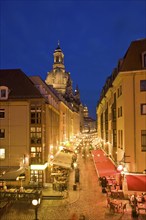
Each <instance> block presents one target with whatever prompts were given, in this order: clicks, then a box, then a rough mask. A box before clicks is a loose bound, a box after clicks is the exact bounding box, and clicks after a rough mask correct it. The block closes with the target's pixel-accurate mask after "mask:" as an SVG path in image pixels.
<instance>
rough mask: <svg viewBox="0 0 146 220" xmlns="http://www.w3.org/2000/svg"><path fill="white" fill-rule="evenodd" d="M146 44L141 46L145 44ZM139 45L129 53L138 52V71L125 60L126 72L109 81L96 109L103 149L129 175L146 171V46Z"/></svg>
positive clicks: (119, 72) (119, 73)
mask: <svg viewBox="0 0 146 220" xmlns="http://www.w3.org/2000/svg"><path fill="white" fill-rule="evenodd" d="M145 42H146V40H145V41H144V42H142V43H144V45H146V44H145ZM136 43H137V42H136ZM136 43H134V44H131V46H130V49H129V51H130V52H131V50H133V48H134V49H135V50H134V51H135V52H134V51H133V54H134V53H135V54H134V55H135V57H136V58H135V63H136V61H137V60H136V59H137V57H138V61H137V62H138V65H139V68H137V66H138V65H135V63H132V62H131V64H130V65H131V66H132V68H133V69H132V68H131V66H130V67H129V64H128V61H127V60H130V59H129V58H127V57H124V59H123V60H124V61H123V63H124V62H125V63H126V62H127V63H126V64H125V63H124V64H125V65H126V68H127V70H124V68H125V66H124V67H121V68H119V69H118V71H117V72H116V71H115V72H114V73H113V74H112V75H111V77H110V78H109V79H108V80H107V82H106V84H105V86H104V87H103V90H102V93H101V98H100V101H99V103H98V105H97V109H96V112H97V118H98V121H97V131H98V136H99V138H101V147H103V149H104V150H105V151H106V152H107V153H108V154H109V155H110V157H111V158H112V159H113V161H114V162H115V163H116V164H117V165H118V164H122V165H123V166H124V170H125V171H128V172H144V170H145V169H146V149H145V148H143V147H142V144H143V143H145V140H146V138H145V136H144V138H143V137H142V132H144V134H145V131H146V114H145V112H144V114H142V113H141V106H142V105H144V106H146V91H145V90H144V91H141V81H144V83H146V67H143V65H142V63H143V62H142V61H143V59H142V56H141V55H142V54H143V52H144V51H146V48H145V47H146V46H145V47H141V48H142V49H141V51H139V49H138V48H137V47H138V46H139V44H138V43H137V47H134V46H135V45H136ZM140 43H141V42H140ZM140 45H141V44H140ZM136 49H137V51H139V54H138V52H137V51H136ZM129 51H128V52H129ZM130 52H129V53H130ZM137 54H138V56H137ZM134 55H132V56H134ZM127 56H129V54H128V53H127ZM139 57H141V60H140V59H139ZM126 59H127V60H126ZM133 60H134V59H133ZM140 64H141V67H140ZM122 68H123V69H122ZM128 68H129V69H128ZM134 68H135V70H134ZM131 69H132V70H131ZM144 111H145V110H144ZM142 138H143V140H142ZM142 142H143V143H142Z"/></svg>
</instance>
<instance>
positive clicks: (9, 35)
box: [0, 0, 146, 118]
mask: <svg viewBox="0 0 146 220" xmlns="http://www.w3.org/2000/svg"><path fill="white" fill-rule="evenodd" d="M0 7H1V9H0V10H1V11H0V52H1V53H0V68H10V69H12V68H21V69H22V71H24V72H25V73H26V74H27V75H28V76H30V75H40V76H41V77H42V79H43V80H45V79H46V76H47V72H48V71H50V70H51V69H52V65H53V52H54V50H55V49H56V47H57V43H58V40H59V41H60V47H61V49H62V51H63V53H64V56H65V58H64V62H65V67H66V71H68V72H70V73H71V78H72V80H73V88H75V87H76V84H78V87H79V90H80V95H81V100H82V103H83V104H84V105H86V106H87V107H88V109H89V114H90V116H92V117H94V118H95V115H96V114H95V112H96V105H97V101H98V99H99V95H100V92H101V90H102V87H103V85H104V83H105V81H106V78H107V77H108V76H109V75H111V73H112V71H113V69H114V68H115V67H116V65H117V63H118V60H119V59H120V58H122V57H123V56H124V55H125V53H126V51H127V49H128V47H129V45H130V43H131V41H134V40H138V39H141V38H145V37H146V0H123V1H122V0H121V1H120V0H119V1H116V0H107V1H106V0H101V1H98V0H94V1H92V0H86V1H84V0H82V1H81V0H74V1H70V0H66V1H62V0H56V1H55V0H52V1H51V0H48V1H47V0H46V1H43V0H40V1H39V0H38V1H37V0H25V1H23V0H18V1H13V0H11V1H8V0H0Z"/></svg>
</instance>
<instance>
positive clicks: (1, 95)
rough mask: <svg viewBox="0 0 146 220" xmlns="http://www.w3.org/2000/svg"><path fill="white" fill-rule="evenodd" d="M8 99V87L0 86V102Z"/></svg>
mask: <svg viewBox="0 0 146 220" xmlns="http://www.w3.org/2000/svg"><path fill="white" fill-rule="evenodd" d="M6 99H8V87H6V86H0V100H6Z"/></svg>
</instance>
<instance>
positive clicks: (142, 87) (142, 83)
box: [140, 80, 146, 92]
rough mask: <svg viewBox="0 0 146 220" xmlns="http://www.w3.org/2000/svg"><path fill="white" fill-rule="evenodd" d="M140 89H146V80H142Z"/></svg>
mask: <svg viewBox="0 0 146 220" xmlns="http://www.w3.org/2000/svg"><path fill="white" fill-rule="evenodd" d="M140 91H141V92H143V91H146V80H140Z"/></svg>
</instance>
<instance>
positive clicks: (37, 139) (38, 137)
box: [30, 127, 42, 144]
mask: <svg viewBox="0 0 146 220" xmlns="http://www.w3.org/2000/svg"><path fill="white" fill-rule="evenodd" d="M30 137H31V144H41V142H42V129H41V127H31V133H30Z"/></svg>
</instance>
